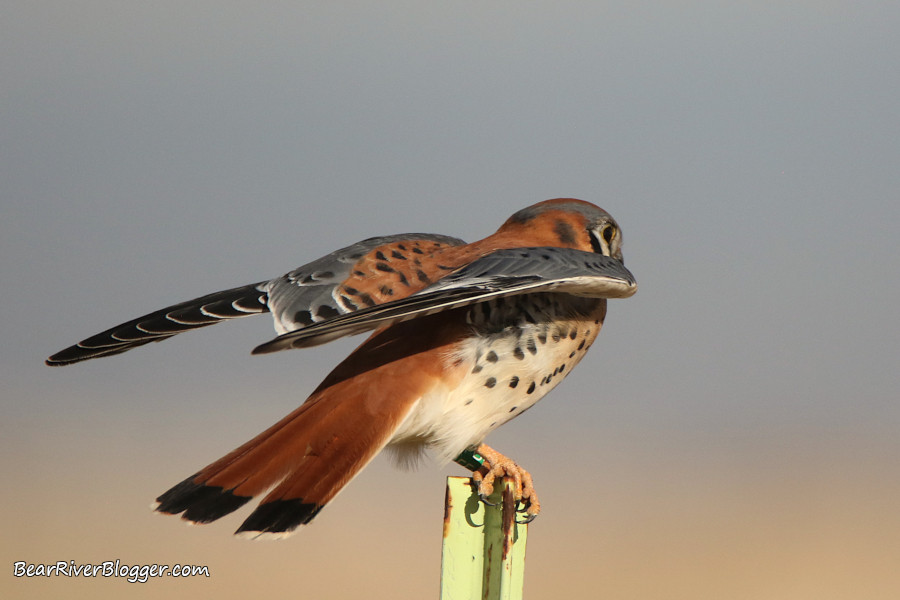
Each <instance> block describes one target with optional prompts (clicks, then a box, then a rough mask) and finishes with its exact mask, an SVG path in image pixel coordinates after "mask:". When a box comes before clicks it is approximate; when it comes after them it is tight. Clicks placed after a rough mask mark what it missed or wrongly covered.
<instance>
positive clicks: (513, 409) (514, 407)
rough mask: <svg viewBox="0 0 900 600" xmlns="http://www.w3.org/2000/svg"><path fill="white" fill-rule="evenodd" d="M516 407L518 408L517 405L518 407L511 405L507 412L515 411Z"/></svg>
mask: <svg viewBox="0 0 900 600" xmlns="http://www.w3.org/2000/svg"><path fill="white" fill-rule="evenodd" d="M517 408H519V407H518V406H513V407H512V408H511V409H509V412H516V409H517Z"/></svg>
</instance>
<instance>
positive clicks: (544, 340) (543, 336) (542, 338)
mask: <svg viewBox="0 0 900 600" xmlns="http://www.w3.org/2000/svg"><path fill="white" fill-rule="evenodd" d="M537 339H538V341H539V342H540V343H542V344H546V343H547V334H546V333H545V332H543V331H542V332H540V333H539V334H538V336H537Z"/></svg>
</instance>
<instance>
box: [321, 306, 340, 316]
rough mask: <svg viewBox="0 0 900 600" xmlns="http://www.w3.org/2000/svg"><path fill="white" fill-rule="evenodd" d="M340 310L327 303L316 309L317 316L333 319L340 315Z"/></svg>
mask: <svg viewBox="0 0 900 600" xmlns="http://www.w3.org/2000/svg"><path fill="white" fill-rule="evenodd" d="M339 314H341V313H340V311H339V310H338V309H336V308H334V307H333V306H328V305H327V304H323V305H322V306H320V307H319V308H318V310H316V316H318V317H319V318H321V319H331V318H333V317H336V316H338V315H339Z"/></svg>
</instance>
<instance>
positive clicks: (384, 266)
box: [375, 263, 397, 273]
mask: <svg viewBox="0 0 900 600" xmlns="http://www.w3.org/2000/svg"><path fill="white" fill-rule="evenodd" d="M375 268H376V269H378V270H379V271H382V272H384V273H396V272H397V271H395V270H394V269H392V268H391V267H390V265H388V264H387V263H376V264H375Z"/></svg>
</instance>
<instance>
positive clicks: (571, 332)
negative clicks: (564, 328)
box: [569, 329, 578, 340]
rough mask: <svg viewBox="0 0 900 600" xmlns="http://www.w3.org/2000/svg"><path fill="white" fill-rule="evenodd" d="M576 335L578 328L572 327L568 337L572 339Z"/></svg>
mask: <svg viewBox="0 0 900 600" xmlns="http://www.w3.org/2000/svg"><path fill="white" fill-rule="evenodd" d="M577 337H578V330H577V329H573V330H572V331H570V332H569V339H570V340H574V339H575V338H577Z"/></svg>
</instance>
